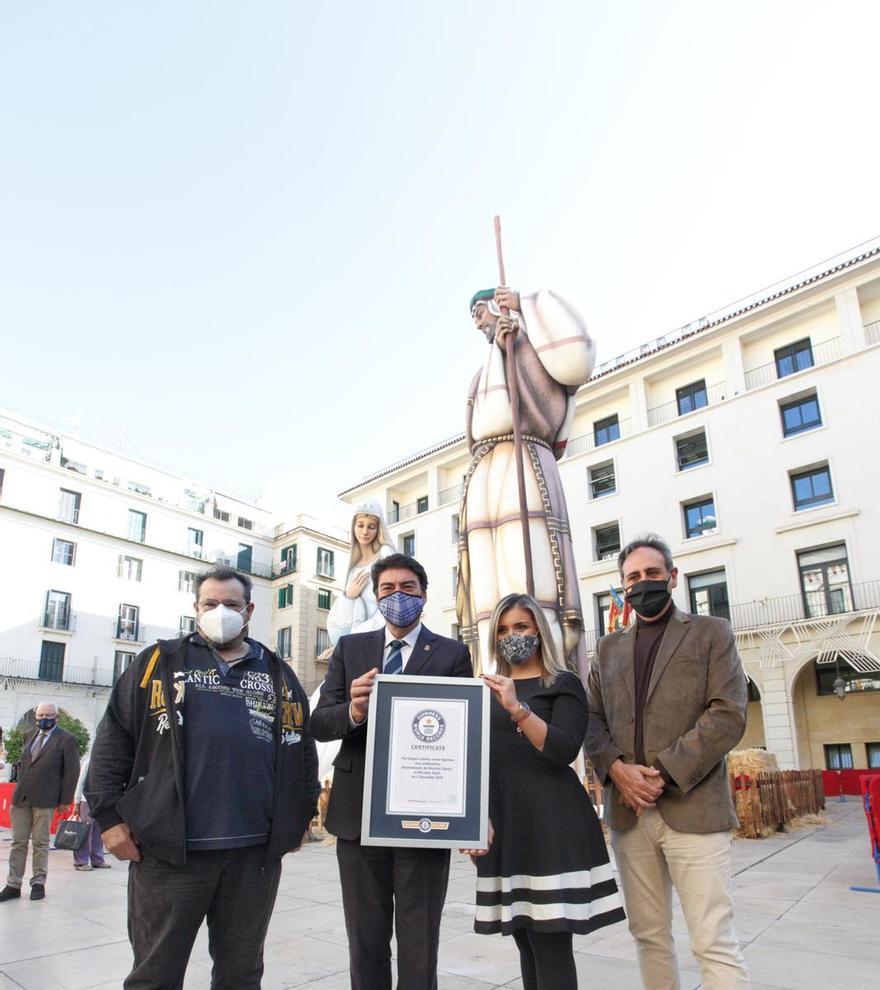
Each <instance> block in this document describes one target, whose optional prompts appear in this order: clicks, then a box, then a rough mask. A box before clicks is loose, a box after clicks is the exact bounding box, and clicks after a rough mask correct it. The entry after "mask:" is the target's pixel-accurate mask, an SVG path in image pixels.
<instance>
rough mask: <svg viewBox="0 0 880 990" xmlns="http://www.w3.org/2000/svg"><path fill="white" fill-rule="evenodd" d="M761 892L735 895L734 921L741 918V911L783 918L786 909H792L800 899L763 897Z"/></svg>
mask: <svg viewBox="0 0 880 990" xmlns="http://www.w3.org/2000/svg"><path fill="white" fill-rule="evenodd" d="M759 895H760V892H759V891H755V892H754V896H753V895H752V894H751V893H750V894H738V893H734V895H733V918H734V922H736V920H737V919H738V918H739V916H740V913H745V914H751V915H755V916H757V915H761V916H764V917H767V918H781V917H782V916H783V915H784V914H785V913H786V911H790V910H791V908H793V907H794V906H795V905H796V904H797V903H798V901H797V900H795V899H794V898H778V897H777V898H774V897H761V896H759Z"/></svg>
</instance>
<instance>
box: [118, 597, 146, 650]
mask: <svg viewBox="0 0 880 990" xmlns="http://www.w3.org/2000/svg"><path fill="white" fill-rule="evenodd" d="M140 611H141V610H140V608H139V607H138V606H137V605H120V606H119V615H118V617H117V619H116V638H117V639H127V640H130V641H131V642H133V643H136V642H138V633H139V632H140V628H139V627H140Z"/></svg>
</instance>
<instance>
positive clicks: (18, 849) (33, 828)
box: [6, 804, 55, 887]
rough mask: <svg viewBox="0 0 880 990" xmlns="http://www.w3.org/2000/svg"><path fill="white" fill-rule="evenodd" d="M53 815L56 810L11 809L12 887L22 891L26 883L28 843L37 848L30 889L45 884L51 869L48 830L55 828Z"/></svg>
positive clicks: (33, 860)
mask: <svg viewBox="0 0 880 990" xmlns="http://www.w3.org/2000/svg"><path fill="white" fill-rule="evenodd" d="M54 813H55V809H54V808H31V807H30V806H29V805H26V804H25V805H16V804H13V805H12V806H11V807H10V809H9V818H10V820H11V821H12V846H11V848H10V850H9V876H8V877H7V878H6V882H7V883H8V884H9V886H10V887H21V885H22V883H23V882H24V867H25V863H26V862H27V852H28V840H30V841H31V842H32V843H33V847H34V855H33V859H32V860H31V886H33V885H34V884H35V883H42V884H44V883H45V882H46V873H47V871H48V869H49V826H50V825H51V824H52V815H53V814H54Z"/></svg>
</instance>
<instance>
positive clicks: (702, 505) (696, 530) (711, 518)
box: [683, 498, 718, 540]
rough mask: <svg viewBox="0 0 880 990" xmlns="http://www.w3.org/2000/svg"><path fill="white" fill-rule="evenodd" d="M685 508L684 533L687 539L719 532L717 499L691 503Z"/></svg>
mask: <svg viewBox="0 0 880 990" xmlns="http://www.w3.org/2000/svg"><path fill="white" fill-rule="evenodd" d="M683 508H684V531H685V534H686V536H687V538H688V539H689V540H690V539H693V538H694V537H696V536H706V535H708V534H709V533H715V532H717V530H718V519H717V517H716V516H715V499H714V498H702V499H700V500H699V501H698V502H690V503H688V504H686V505H684V506H683Z"/></svg>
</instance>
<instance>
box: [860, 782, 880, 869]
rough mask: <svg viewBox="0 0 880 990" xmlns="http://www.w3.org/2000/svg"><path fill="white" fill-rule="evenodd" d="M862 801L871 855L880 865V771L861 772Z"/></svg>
mask: <svg viewBox="0 0 880 990" xmlns="http://www.w3.org/2000/svg"><path fill="white" fill-rule="evenodd" d="M861 785H862V803H863V804H864V806H865V817H866V818H867V819H868V835H869V836H870V838H871V855H872V856H873V857H874V862H875V863H876V864H877V865H878V866H880V773H872V774H862V776H861Z"/></svg>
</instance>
